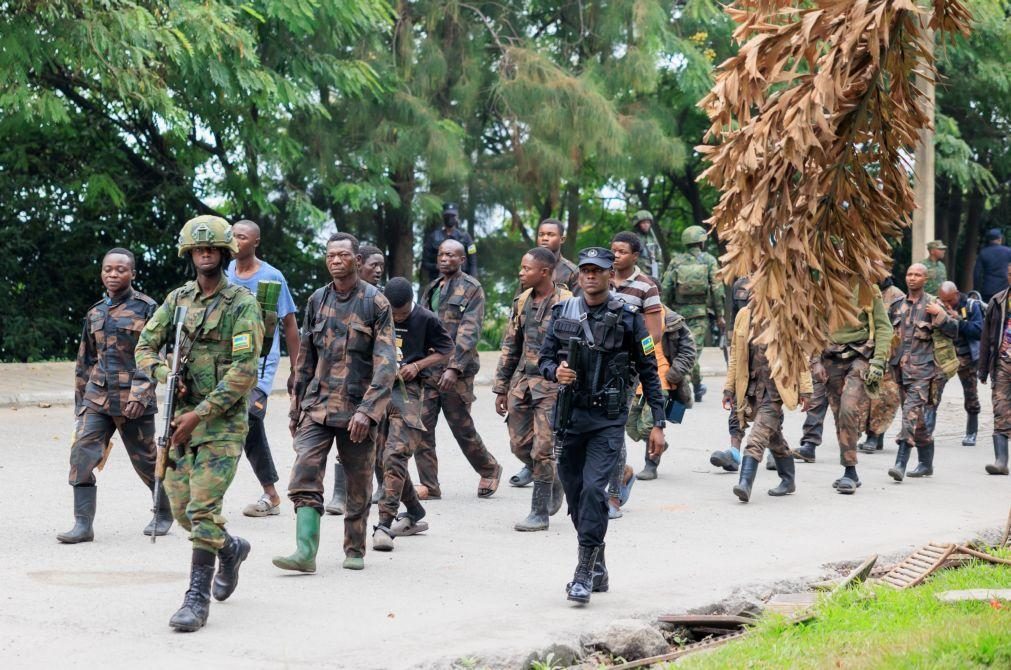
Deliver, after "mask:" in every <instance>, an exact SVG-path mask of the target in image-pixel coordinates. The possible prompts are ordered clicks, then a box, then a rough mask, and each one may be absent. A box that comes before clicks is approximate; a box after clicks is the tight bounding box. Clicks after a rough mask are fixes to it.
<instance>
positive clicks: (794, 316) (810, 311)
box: [697, 0, 971, 384]
mask: <svg viewBox="0 0 1011 670" xmlns="http://www.w3.org/2000/svg"><path fill="white" fill-rule="evenodd" d="M794 4H795V3H793V2H790V1H789V0H741V1H740V2H739V3H737V5H736V6H731V7H730V8H728V10H727V11H728V12H729V14H730V16H731V17H732V18H733V20H734V21H735V22H736V23H737V24H738V25H737V28H736V30H735V32H734V37H735V39H736V40H737V41H738V43H740V44H741V45H742V46H741V49H740V51H739V52H738V54H737V55H736V56H734V57H732V58H729V59H727V60H726V61H725V62H724V63H722V64H721V65H720V68H719V73H718V76H717V79H716V82H715V84H714V86H713V89H712V91H711V92H710V94H709V95H708V96H707V97H706V98H704V99H703V100H702V101H701V102H700V103H699V104H700V106H701V107H702V108H703V109H705V110H706V113H707V114H708V115H709V119H710V123H711V125H710V128H709V132H708V133H707V136H706V141H707V142H711V144H709V145H703V146H700V147H697V148H698V150H699V151H700V152H702V153H703V154H704V155H705V156H706V158H707V159H708V160H709V162H710V163H711V165H710V167H709V168H708V169H707V170H706V171H705V172H704V173H703V174H702V176H701V177H700V178H701V179H706V180H708V181H709V182H710V183H712V184H713V185H714V186H716V187H717V188H718V189H720V191H721V192H722V197H721V199H720V202H719V204H718V205H717V207H716V208H715V209H714V210H713V216H712V218H711V219H710V220H709V223H710V225H712V226H713V227H714V228H715V229H716V231H717V234H718V235H719V237H720V239H721V240H722V241H723V242H724V243H726V245H727V252H726V254H725V255H724V256H723V258H722V259H721V260H722V261H723V264H724V276H725V278H727V279H732V278H733V277H738V276H741V275H745V274H750V275H752V286H753V291H754V298H753V307H752V318H753V319H755V320H756V321H757V322H758V323H759V324H764V323H767V324H768V327H767V328H765V329H764V332H763V334H762V336H761V339H762V340H763V341H764V342H765V343H767V344H768V346H769V352H768V353H769V359H770V360H771V361H772V366H773V375H774V376H775V377H776V379H777V380H779V381H780V382H785V383H787V384H789V383H790V382H793V383H796V380H797V379H799V375H800V371H801V370H802V369H803V368H804V366H805V365H806V361H807V360H808V358H809V357H810V356H811V355H812V354H815V353H817V352H820V351H821V350H822V349H823V348H824V347H825V345H826V343H827V338H828V333H829V332H831V331H832V330H834V329H836V328H838V327H840V326H842V325H844V324H845V323H846V322H847V321H850V320H852V319H854V318H855V317H856V313H855V311H854V307H853V305H852V301H851V296H852V291H853V288H852V287H853V286H854V285H860V284H863V285H865V286H866V285H868V284H870V283H872V282H875V281H877V280H878V279H879V278H880V277H881V276H883V274H884V268H885V267H886V263H887V262H889V261H890V259H889V255H890V250H889V246H888V240H889V239H893V238H896V237H898V236H899V235H900V234H901V232H902V228H903V227H905V226H908V225H909V221H910V216H911V213H912V210H913V207H914V200H913V191H912V187H911V184H910V174H911V165H909V163H910V157H911V156H912V154H913V150H914V147H915V145H916V142H917V139H918V132H919V130H920V129H922V128H926V127H928V126H929V125H930V118H929V117H928V116H927V114H926V112H925V98H924V96H923V93H922V91H920V90H919V89H917V88H916V86H915V85H914V72H916V71H919V72H920V73H921V74H926V75H927V76H933V63H932V61H931V59H930V55H929V51H928V50H927V49H926V42H925V40H927V39H930V38H929V37H928V33H927V32H926V31H925V29H924V27H923V24H922V23H921V17H922V16H924V14H925V13H926V10H922V9H920V8H919V7H918V6H917V5H915V4H914V3H913V2H912V0H818V1H816V2H815V3H814V7H813V8H810V9H799V8H798V7H796V6H794ZM808 6H809V5H808ZM927 18H928V19H929V25H930V27H931V28H935V29H939V30H944V31H948V32H961V33H967V32H968V26H969V22H970V20H971V17H970V15H969V13H968V11H967V10H966V8H965V7H964V5H962V4H961V3H960V2H958V0H936V1H935V2H934V3H933V5H932V7H931V9H930V15H929V17H927Z"/></svg>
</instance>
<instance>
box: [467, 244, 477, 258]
mask: <svg viewBox="0 0 1011 670" xmlns="http://www.w3.org/2000/svg"><path fill="white" fill-rule="evenodd" d="M467 253H468V254H470V255H471V256H473V255H474V254H476V253H477V245H476V244H472V245H470V246H469V247H467Z"/></svg>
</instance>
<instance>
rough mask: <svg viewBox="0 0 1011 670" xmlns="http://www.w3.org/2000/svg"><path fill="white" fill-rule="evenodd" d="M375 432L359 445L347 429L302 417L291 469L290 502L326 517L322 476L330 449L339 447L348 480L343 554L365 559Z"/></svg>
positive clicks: (297, 430) (296, 435) (374, 455)
mask: <svg viewBox="0 0 1011 670" xmlns="http://www.w3.org/2000/svg"><path fill="white" fill-rule="evenodd" d="M375 437H376V435H375V431H374V430H373V431H371V434H370V435H368V436H366V438H365V439H364V440H363V441H361V442H358V443H357V444H356V443H354V442H352V441H351V436H350V434H349V433H348V429H347V428H337V427H334V426H324V425H323V424H319V423H316V422H315V421H313V420H312V419H310V418H308V417H305V416H303V417H302V420H301V421H300V422H299V424H298V428H297V429H296V431H295V444H294V447H295V464H294V465H292V467H291V479H290V481H289V483H288V499H289V500H291V502H292V504H293V505H294V506H295V509H296V510H298V509H299V508H302V507H312V508H313V509H315V510H316V511H317V512H319V513H320V515H322V514H323V475H324V473H325V472H326V469H327V468H326V459H327V455H328V454H329V453H330V447H331V446H332V445H334V444H336V446H337V453H338V454H339V455H340V462H341V464H342V465H343V466H344V476H345V479H346V480H347V505H346V508H345V511H344V554H345V555H346V556H349V557H355V558H361V557H363V556H365V532H366V530H367V529H368V523H369V504H370V503H371V502H372V474H373V469H374V468H375V465H376V442H375Z"/></svg>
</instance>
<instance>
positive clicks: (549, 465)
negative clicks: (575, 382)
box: [492, 247, 572, 531]
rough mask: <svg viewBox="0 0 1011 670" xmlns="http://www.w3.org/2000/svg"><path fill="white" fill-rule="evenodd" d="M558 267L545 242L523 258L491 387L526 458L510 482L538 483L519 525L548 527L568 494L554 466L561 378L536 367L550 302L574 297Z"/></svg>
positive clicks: (518, 452) (515, 448)
mask: <svg viewBox="0 0 1011 670" xmlns="http://www.w3.org/2000/svg"><path fill="white" fill-rule="evenodd" d="M554 271H555V256H554V254H552V253H551V251H550V250H549V249H546V248H544V247H537V248H535V249H531V250H530V251H528V252H527V253H526V254H525V255H524V256H523V259H522V260H521V261H520V274H519V276H520V287H521V288H522V289H523V292H522V293H520V295H519V296H518V297H517V298H516V299H515V300H513V307H512V313H511V314H510V317H509V328H508V329H507V331H506V335H505V338H504V339H503V340H502V355H501V356H500V357H499V361H498V368H497V369H496V370H495V385H494V386H493V387H492V392H493V393H495V411H496V412H498V414H499V416H504V417H506V425H507V426H508V428H509V446H510V447H511V448H512V452H513V455H514V456H516V458H518V459H519V460H520V461H521V462H522V463H523V469H522V470H520V472H519V473H517V474H516V475H513V476H512V477H510V479H509V483H510V484H512V485H513V486H522V485H524V484H526V483H527V482H528V481H533V483H534V489H533V495H532V496H531V502H530V514H529V515H528V516H527V518H526V519H524V520H523V521H520V522H518V523H517V524H515V526H514V528H515V529H516V530H518V531H538V530H547V528H548V517H549V516H551V515H552V514H554V513H555V512H557V511H558V508H559V507H560V506H561V504H562V497H563V492H562V484H561V481H560V480H559V479H558V476H557V473H556V472H555V459H554V453H553V449H552V447H553V445H554V439H553V437H554V436H553V434H552V430H551V413H552V411H553V410H554V407H555V398H556V397H557V396H558V384H556V383H555V382H552V381H548V380H547V379H545V378H544V377H543V376H542V375H541V371H540V369H539V368H538V367H537V359H538V358H539V357H540V351H541V344H542V343H543V342H544V336H545V334H546V333H547V331H548V325H549V323H550V317H551V308H552V307H554V306H555V305H556V304H558V303H559V302H561V301H562V300H565V299H566V298H570V297H572V293H570V292H569V290H568V289H566V288H564V287H561V286H557V285H555V283H554V281H553V277H554Z"/></svg>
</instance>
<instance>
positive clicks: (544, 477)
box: [506, 389, 557, 482]
mask: <svg viewBox="0 0 1011 670" xmlns="http://www.w3.org/2000/svg"><path fill="white" fill-rule="evenodd" d="M556 398H557V394H551V395H548V396H545V397H542V398H534V397H533V394H531V393H530V391H529V389H528V390H526V391H524V393H523V396H522V397H517V396H516V394H515V393H514V392H513V391H509V393H508V394H507V395H506V408H507V410H508V412H509V413H508V414H507V415H506V425H507V426H508V428H509V448H510V449H512V452H513V455H514V456H516V458H518V459H520V461H522V462H523V464H524V465H525V466H527V467H528V468H530V469H531V470H532V471H533V473H534V481H538V482H553V481H554V480H555V456H554V451H553V447H554V433H553V431H552V427H551V413H552V411H553V410H554V408H555V400H556Z"/></svg>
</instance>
